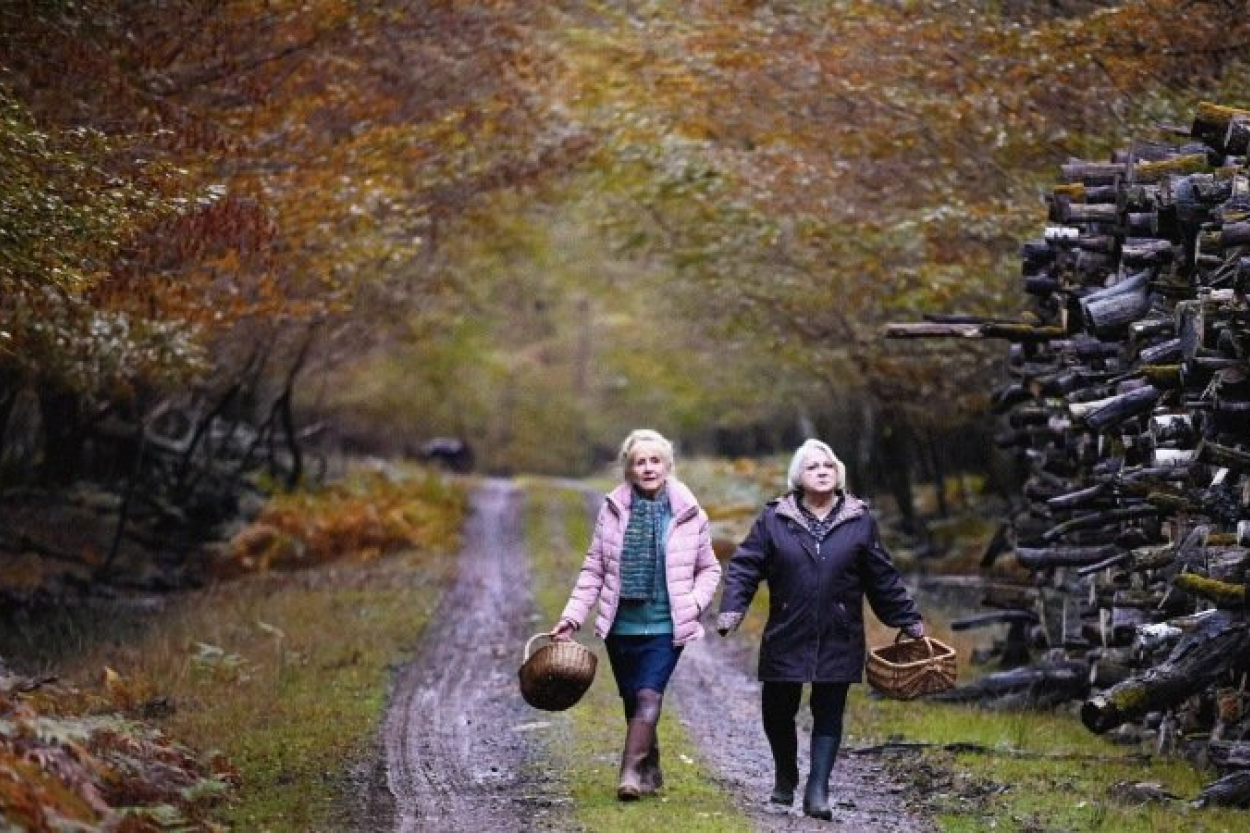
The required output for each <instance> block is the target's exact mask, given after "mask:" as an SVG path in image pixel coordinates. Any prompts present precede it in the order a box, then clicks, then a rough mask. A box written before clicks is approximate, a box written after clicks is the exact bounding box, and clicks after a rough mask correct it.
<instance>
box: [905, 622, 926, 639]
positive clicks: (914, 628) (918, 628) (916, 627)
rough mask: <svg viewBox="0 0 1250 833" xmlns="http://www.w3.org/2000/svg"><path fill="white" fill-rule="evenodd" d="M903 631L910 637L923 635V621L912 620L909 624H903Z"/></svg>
mask: <svg viewBox="0 0 1250 833" xmlns="http://www.w3.org/2000/svg"><path fill="white" fill-rule="evenodd" d="M903 633H905V634H907V635H908V636H910V637H911V638H912V639H920V638H921V637H923V636H924V622H912V623H911V624H910V625H904V626H903Z"/></svg>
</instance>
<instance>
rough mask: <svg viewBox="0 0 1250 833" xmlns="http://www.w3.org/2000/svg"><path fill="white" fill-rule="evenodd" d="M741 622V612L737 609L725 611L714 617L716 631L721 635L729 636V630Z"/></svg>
mask: <svg viewBox="0 0 1250 833" xmlns="http://www.w3.org/2000/svg"><path fill="white" fill-rule="evenodd" d="M741 624H742V614H741V613H739V612H737V611H727V612H725V613H722V614H720V615H719V616H717V617H716V632H717V633H719V634H720V635H721V636H729V633H730V631H735V630H737V629H738V626H739V625H741Z"/></svg>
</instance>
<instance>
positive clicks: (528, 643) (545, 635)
mask: <svg viewBox="0 0 1250 833" xmlns="http://www.w3.org/2000/svg"><path fill="white" fill-rule="evenodd" d="M543 638H546V639H552V636H551V634H549V633H545V632H544V633H536V634H534V635H533V636H531V637H530V638H529V639H527V640H526V641H525V659H523V660H522V662H528V661H529V658H530V655H531V654H533V653H534V651H533V648H532V647H531V646H532V645H533V644H534V640H536V639H543Z"/></svg>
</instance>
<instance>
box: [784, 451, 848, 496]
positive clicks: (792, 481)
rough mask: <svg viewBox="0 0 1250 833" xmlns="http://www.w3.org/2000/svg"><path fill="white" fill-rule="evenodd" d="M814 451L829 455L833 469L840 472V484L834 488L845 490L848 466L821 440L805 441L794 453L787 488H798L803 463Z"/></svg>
mask: <svg viewBox="0 0 1250 833" xmlns="http://www.w3.org/2000/svg"><path fill="white" fill-rule="evenodd" d="M813 451H818V452H820V453H821V454H826V455H828V457H829V459H830V460H832V461H833V467H834V468H835V469H837V471H838V482H837V483H836V484H834V488H837V489H845V488H846V466H845V465H844V464H843V463H842V461H841V460H839V459H838V455H836V454H834V453H833V449H832V448H830V447H829V445H828V444H827V443H823V442H821V441H820V440H804V441H803V444H802V445H801V446H799V447H798V450H797V451H795V452H794V456H793V457H791V458H790V470H789V472H788V473H787V474H786V488H788V489H795V488H796V487H798V485H799V478H800V477H802V476H803V461H804V460H805V459H806V458H807V455H808V454H811V453H812V452H813Z"/></svg>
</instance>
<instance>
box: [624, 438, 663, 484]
mask: <svg viewBox="0 0 1250 833" xmlns="http://www.w3.org/2000/svg"><path fill="white" fill-rule="evenodd" d="M629 479H630V481H631V482H632V483H633V484H634V485H635V486H637V487H638V490H639V491H641V492H642V493H643V494H644V495H647V496H648V497H650V496H651V495H654V494H655V493H656V492H658V491H660V489H661V488H662V487H663V486H664V481H665V480H667V479H668V464H667V463H665V462H664V454H663V452H662V451H661V449H660V446H659V445H657V444H656V443H648V442H641V443H638V445H636V446H634V448H633V451H632V452H631V453H630V455H629Z"/></svg>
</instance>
